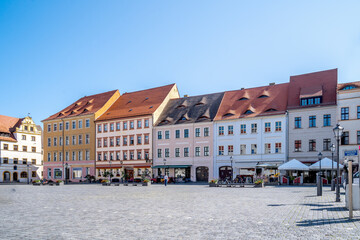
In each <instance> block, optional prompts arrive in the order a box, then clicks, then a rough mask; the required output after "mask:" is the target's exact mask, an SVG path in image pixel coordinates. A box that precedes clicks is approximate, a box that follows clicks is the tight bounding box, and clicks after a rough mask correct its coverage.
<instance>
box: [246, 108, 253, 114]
mask: <svg viewBox="0 0 360 240" xmlns="http://www.w3.org/2000/svg"><path fill="white" fill-rule="evenodd" d="M252 113H254V112H253V111H251V110H250V109H249V110H246V111H245V112H244V114H252Z"/></svg>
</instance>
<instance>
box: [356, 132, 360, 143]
mask: <svg viewBox="0 0 360 240" xmlns="http://www.w3.org/2000/svg"><path fill="white" fill-rule="evenodd" d="M356 139H357V141H356V142H357V144H360V131H357V135H356Z"/></svg>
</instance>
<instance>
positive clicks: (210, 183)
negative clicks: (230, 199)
mask: <svg viewBox="0 0 360 240" xmlns="http://www.w3.org/2000/svg"><path fill="white" fill-rule="evenodd" d="M217 183H218V180H217V179H212V180H211V181H210V182H209V187H216V186H217Z"/></svg>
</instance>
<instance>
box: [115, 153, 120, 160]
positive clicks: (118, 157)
mask: <svg viewBox="0 0 360 240" xmlns="http://www.w3.org/2000/svg"><path fill="white" fill-rule="evenodd" d="M116 160H120V152H116Z"/></svg>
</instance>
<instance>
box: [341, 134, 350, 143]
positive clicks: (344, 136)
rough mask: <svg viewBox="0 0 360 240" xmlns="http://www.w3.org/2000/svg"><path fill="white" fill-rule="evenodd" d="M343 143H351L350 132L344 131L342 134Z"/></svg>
mask: <svg viewBox="0 0 360 240" xmlns="http://www.w3.org/2000/svg"><path fill="white" fill-rule="evenodd" d="M341 145H349V132H343V135H342V136H341Z"/></svg>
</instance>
